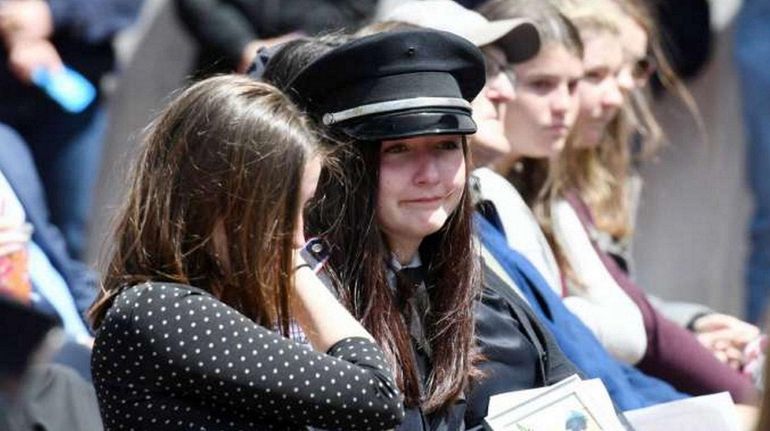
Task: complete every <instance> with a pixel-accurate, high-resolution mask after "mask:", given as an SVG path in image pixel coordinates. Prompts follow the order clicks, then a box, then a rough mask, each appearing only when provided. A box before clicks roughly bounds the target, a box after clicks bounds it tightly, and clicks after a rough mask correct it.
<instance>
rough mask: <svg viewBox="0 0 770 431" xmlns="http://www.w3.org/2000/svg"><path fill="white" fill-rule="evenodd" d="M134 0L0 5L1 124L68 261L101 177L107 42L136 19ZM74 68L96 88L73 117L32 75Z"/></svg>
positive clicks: (81, 240)
mask: <svg viewBox="0 0 770 431" xmlns="http://www.w3.org/2000/svg"><path fill="white" fill-rule="evenodd" d="M141 5H142V1H138V0H51V1H46V0H5V1H2V2H0V42H1V43H2V48H0V94H2V95H3V97H2V100H0V123H1V124H4V125H5V126H7V127H10V128H11V129H13V130H15V132H16V133H18V134H19V135H20V136H21V137H22V139H23V140H24V141H25V143H26V145H27V146H28V147H29V149H30V151H31V153H32V155H33V158H34V161H35V166H36V167H37V172H39V175H40V178H41V180H42V182H43V188H44V190H45V197H46V202H47V205H48V208H49V209H50V211H51V221H52V222H53V223H54V224H55V225H56V226H57V227H59V229H60V230H61V231H62V233H63V235H64V239H65V241H66V244H67V249H68V250H69V254H70V256H72V257H74V258H76V259H79V258H81V257H82V255H83V251H84V246H85V236H86V229H87V222H88V219H89V217H90V212H91V201H92V195H93V188H94V185H95V182H96V180H97V176H98V175H99V172H100V165H101V154H102V151H101V150H102V140H103V137H104V133H105V131H106V127H107V116H106V112H105V105H104V103H103V102H104V101H103V100H102V97H103V96H104V95H103V94H102V92H101V91H100V90H99V87H100V84H101V80H102V78H103V77H104V76H105V75H106V74H107V73H109V72H111V71H113V70H114V67H115V64H114V61H115V55H114V52H113V47H112V38H113V36H115V34H116V33H117V32H119V31H120V30H122V29H124V28H126V27H127V26H128V25H130V24H131V23H132V22H133V21H134V19H135V18H136V16H137V14H138V11H139V8H140V7H141ZM65 66H66V67H69V68H71V69H74V70H75V71H77V72H79V73H80V74H81V75H83V76H84V77H85V78H86V79H87V80H88V81H89V82H90V83H91V84H92V85H93V86H94V87H96V89H97V93H96V99H95V101H94V102H92V103H91V104H90V105H88V106H87V107H86V108H85V109H84V110H82V111H81V112H78V113H71V112H69V111H67V110H65V109H64V108H62V107H61V106H60V105H59V104H57V103H56V102H54V100H53V99H51V98H50V97H49V96H48V95H46V94H45V93H44V91H43V90H42V89H40V88H38V86H36V85H33V83H32V79H33V75H35V74H36V73H39V72H41V71H43V70H45V71H47V72H48V73H51V74H56V73H57V72H60V71H61V70H62V68H63V67H65Z"/></svg>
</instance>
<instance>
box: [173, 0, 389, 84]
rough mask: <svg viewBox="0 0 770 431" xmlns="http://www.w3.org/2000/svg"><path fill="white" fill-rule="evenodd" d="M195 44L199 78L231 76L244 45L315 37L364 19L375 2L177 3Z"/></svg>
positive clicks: (208, 0) (240, 0) (270, 0)
mask: <svg viewBox="0 0 770 431" xmlns="http://www.w3.org/2000/svg"><path fill="white" fill-rule="evenodd" d="M175 4H176V7H177V12H178V14H179V18H180V19H181V21H182V23H183V24H184V26H185V27H186V28H187V30H188V31H189V33H190V34H191V35H192V36H193V37H194V38H195V39H196V40H197V41H198V44H199V45H200V52H199V57H198V72H199V74H201V75H206V74H209V73H216V72H231V71H232V70H233V69H234V68H235V67H236V66H237V65H238V63H239V61H240V59H241V53H242V51H243V49H244V47H245V46H246V44H247V43H249V42H250V41H252V40H254V39H265V38H272V37H277V36H281V35H283V34H286V33H291V32H302V33H305V34H307V35H316V34H318V33H322V32H329V31H333V30H339V29H343V28H347V29H351V28H355V27H357V26H359V25H360V24H362V23H363V22H364V21H366V20H368V19H369V18H370V17H371V16H372V14H373V13H374V11H375V7H376V5H377V1H376V0H175Z"/></svg>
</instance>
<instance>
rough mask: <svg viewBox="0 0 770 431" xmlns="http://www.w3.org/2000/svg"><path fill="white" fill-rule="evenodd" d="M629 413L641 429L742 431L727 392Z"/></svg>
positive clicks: (662, 430) (642, 430) (661, 430)
mask: <svg viewBox="0 0 770 431" xmlns="http://www.w3.org/2000/svg"><path fill="white" fill-rule="evenodd" d="M625 416H626V418H627V419H628V421H629V422H630V423H631V425H633V427H634V428H636V430H637V431H671V430H708V431H740V426H739V424H740V421H739V418H738V414H737V412H736V410H735V405H734V404H733V400H732V398H730V394H728V393H727V392H722V393H719V394H714V395H704V396H700V397H693V398H688V399H684V400H679V401H672V402H670V403H665V404H658V405H656V406H652V407H646V408H643V409H637V410H629V411H627V412H625Z"/></svg>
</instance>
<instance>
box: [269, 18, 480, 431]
mask: <svg viewBox="0 0 770 431" xmlns="http://www.w3.org/2000/svg"><path fill="white" fill-rule="evenodd" d="M308 53H314V54H316V55H315V59H314V60H310V64H309V65H308V66H307V67H305V68H303V69H302V70H301V71H299V73H297V70H292V69H291V68H282V70H280V71H279V73H273V72H275V69H274V68H273V65H276V67H279V68H281V65H284V66H285V65H287V64H293V65H294V66H296V65H298V64H299V63H301V61H300V62H297V61H288V62H287V61H286V58H285V57H286V56H289V57H293V58H294V59H295V60H296V59H297V58H308V55H307V54H308ZM311 57H312V55H311ZM352 64H355V65H356V66H357V67H355V68H351V67H350V65H352ZM277 75H281V76H282V77H283V78H282V79H283V81H282V82H286V83H287V85H284V86H283V87H284V90H285V91H286V92H287V93H288V94H290V95H291V96H292V97H294V98H295V100H297V101H298V103H299V104H300V105H301V106H302V107H303V108H305V109H306V111H307V112H308V113H309V115H310V117H311V118H313V119H314V120H315V121H316V122H317V123H318V124H319V126H320V130H322V133H324V134H325V135H327V137H328V138H330V139H332V140H334V141H335V142H337V143H338V149H337V154H336V157H335V158H336V161H335V164H334V166H332V167H330V168H329V169H327V170H326V171H325V174H323V175H322V179H321V181H320V183H319V186H320V187H319V192H318V193H317V195H316V202H315V204H314V205H313V206H311V208H310V213H309V229H310V230H311V231H312V233H313V234H316V235H319V236H321V237H322V238H323V239H324V240H325V242H326V243H328V246H327V247H328V249H327V250H326V253H325V254H326V255H327V256H328V264H327V271H326V272H327V274H328V275H329V277H330V282H331V284H332V285H333V286H334V290H335V291H336V292H337V294H338V296H339V298H340V300H341V301H342V302H343V303H344V304H345V305H346V306H347V307H348V308H349V309H350V310H351V311H352V312H353V314H354V315H355V316H356V317H358V318H359V319H360V320H361V321H362V323H363V324H364V326H365V327H366V328H367V329H368V330H369V331H370V332H372V334H373V336H374V337H375V339H376V340H377V341H378V342H379V343H380V345H381V346H382V347H383V349H384V350H385V351H386V352H387V353H388V356H389V358H390V361H391V363H392V364H393V366H394V368H395V373H396V376H397V377H396V379H397V381H398V384H399V387H400V388H401V389H402V392H403V393H404V394H405V405H406V407H407V409H408V410H407V417H406V419H405V421H404V422H403V424H402V427H401V428H400V429H405V430H406V429H409V430H455V429H464V419H463V416H464V413H465V412H464V408H463V406H464V403H463V402H462V401H461V400H462V399H463V397H464V395H465V391H466V389H467V388H468V384H469V382H470V380H471V379H473V378H474V377H477V376H478V375H479V373H478V370H477V368H476V365H475V363H474V360H475V358H476V355H475V353H474V348H473V344H474V336H473V330H474V321H473V309H474V299H476V298H478V295H479V293H480V287H479V286H480V283H479V281H480V275H479V262H480V261H479V258H478V252H477V249H476V247H475V245H474V242H473V239H472V221H471V218H470V216H471V211H472V202H471V199H470V194H469V193H468V189H467V182H466V174H467V161H468V160H467V157H468V147H467V143H466V139H465V135H467V134H469V133H473V132H474V131H475V124H474V123H473V121H472V119H471V115H470V100H472V99H473V98H474V97H475V95H476V94H477V93H478V91H479V90H480V89H481V88H482V86H483V85H484V78H485V70H484V62H483V58H482V55H481V53H480V51H478V49H477V48H475V47H474V46H473V45H472V44H471V43H470V42H467V41H466V40H464V39H461V38H458V37H456V36H453V35H450V34H447V33H442V32H432V31H403V32H392V33H382V34H376V35H373V36H368V37H364V38H361V39H358V40H356V41H353V42H350V43H348V44H345V45H343V46H342V47H338V48H336V49H332V48H331V47H329V46H328V45H325V43H324V42H323V41H312V40H308V41H305V42H304V45H303V42H297V43H295V44H293V45H290V46H287V47H286V49H283V50H281V51H279V52H277V53H276V55H275V57H274V58H273V59H271V60H270V62H268V64H267V68H266V70H265V77H270V78H271V79H277V78H278V79H277V80H278V81H281V78H280V77H279V76H277ZM286 77H288V78H289V79H285V78H286ZM335 168H339V169H337V170H335Z"/></svg>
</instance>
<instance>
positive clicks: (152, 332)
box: [91, 76, 404, 430]
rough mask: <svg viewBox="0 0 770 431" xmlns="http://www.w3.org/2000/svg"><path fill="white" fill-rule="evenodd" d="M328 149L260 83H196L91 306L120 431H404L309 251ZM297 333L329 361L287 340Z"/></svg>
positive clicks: (364, 342) (378, 355) (380, 359)
mask: <svg viewBox="0 0 770 431" xmlns="http://www.w3.org/2000/svg"><path fill="white" fill-rule="evenodd" d="M321 152H322V150H321V149H320V148H319V147H318V144H317V143H316V141H315V139H314V137H313V135H312V134H311V133H310V131H309V129H308V128H307V126H306V124H305V122H304V120H303V118H302V117H301V115H300V114H299V113H298V112H297V111H296V110H295V108H293V107H292V106H291V105H290V103H289V102H288V101H287V100H286V99H285V98H284V96H283V95H282V94H280V93H279V92H278V90H276V89H274V88H273V87H270V86H268V85H266V84H260V83H255V82H254V81H252V80H250V79H248V78H245V77H236V76H222V77H216V78H210V79H207V80H204V81H201V82H199V83H197V84H194V85H192V86H191V87H190V88H188V89H187V90H185V91H184V92H182V93H181V94H180V95H179V96H177V97H176V98H175V100H174V101H172V102H171V103H170V104H169V106H168V107H167V108H166V109H165V110H164V111H163V112H162V113H161V115H160V116H159V118H158V119H157V120H155V122H154V123H153V124H152V126H151V128H150V130H149V133H148V135H147V137H146V139H145V141H144V147H143V151H142V154H141V157H140V159H139V161H138V163H137V164H136V166H135V173H134V178H133V184H132V188H131V194H130V196H129V197H128V199H127V201H126V204H125V207H124V208H123V210H122V214H121V216H120V218H119V223H118V225H117V228H116V231H115V235H116V245H115V248H114V251H113V252H112V256H111V259H110V264H109V267H108V269H107V271H106V276H105V279H104V287H103V290H102V292H101V294H100V297H99V299H98V300H97V302H96V304H94V306H93V307H92V310H91V317H92V321H93V323H94V327H95V328H96V329H97V335H96V342H95V345H94V351H93V360H92V370H93V377H94V385H95V387H96V391H97V396H98V400H99V407H100V410H101V414H102V419H103V421H104V426H105V428H106V429H107V430H119V429H126V430H131V429H134V430H156V429H157V430H159V429H163V430H170V429H185V430H189V429H194V430H254V429H281V430H283V429H289V430H296V429H303V428H305V427H307V426H312V427H318V428H324V429H346V430H349V429H364V430H382V429H390V428H393V427H395V426H396V425H398V423H399V422H400V421H401V419H402V417H403V414H404V413H403V408H402V404H401V395H400V393H399V392H398V390H397V386H396V385H395V383H394V380H393V376H392V373H391V371H390V370H389V369H388V366H387V363H386V361H385V360H384V355H383V353H382V351H381V350H380V349H379V348H378V347H377V345H376V344H374V343H373V341H372V337H371V335H369V333H368V332H367V331H366V330H364V329H363V327H362V326H361V325H360V324H359V323H358V322H357V321H356V320H355V319H353V318H352V317H351V316H350V314H349V313H348V312H347V311H346V310H345V309H344V308H343V307H342V305H340V304H339V303H338V302H337V300H336V299H335V298H334V297H333V296H332V295H331V293H330V292H329V291H328V290H327V289H326V288H325V287H324V286H323V285H322V284H321V283H320V281H319V280H318V278H317V277H316V276H315V274H314V273H313V271H312V270H311V269H310V267H309V265H307V264H306V263H305V262H304V260H303V259H302V257H301V256H300V254H299V253H298V252H297V250H296V247H297V246H301V245H302V244H303V243H304V236H303V229H302V217H301V211H300V209H301V208H302V207H303V206H304V204H305V202H306V201H307V200H308V198H309V197H310V196H312V195H313V193H314V191H315V186H316V183H317V181H318V173H319V171H320V163H321V161H320V158H321V157H320V156H321ZM193 286H196V287H193ZM294 322H296V323H298V324H299V326H300V327H301V329H302V330H303V332H304V334H305V336H306V337H307V338H308V340H309V341H310V343H311V344H312V346H313V348H315V349H316V350H312V349H311V348H310V346H306V345H303V344H297V343H295V342H293V341H291V340H289V339H288V338H285V337H284V336H282V335H286V334H288V333H289V329H290V326H291V325H292V324H293V323H294ZM319 352H326V353H319Z"/></svg>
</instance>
